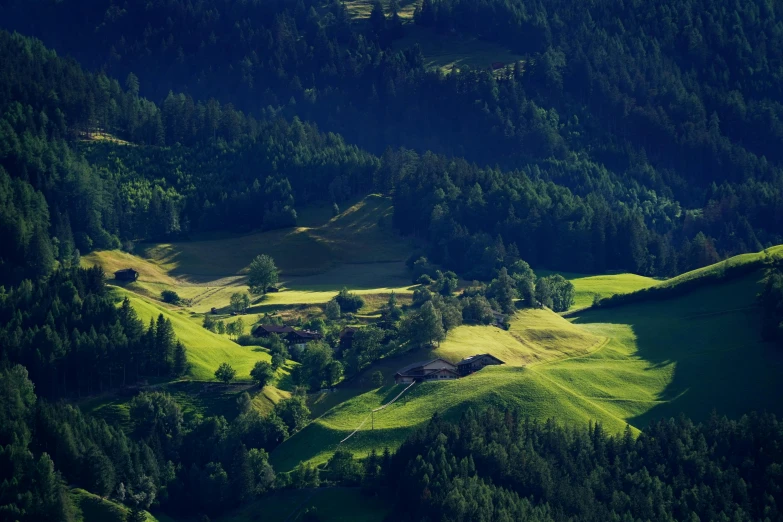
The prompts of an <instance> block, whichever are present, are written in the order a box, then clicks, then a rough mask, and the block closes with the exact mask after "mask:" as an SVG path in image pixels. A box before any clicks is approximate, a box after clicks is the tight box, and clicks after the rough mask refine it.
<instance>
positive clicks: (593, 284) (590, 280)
mask: <svg viewBox="0 0 783 522" xmlns="http://www.w3.org/2000/svg"><path fill="white" fill-rule="evenodd" d="M554 273H559V274H560V275H562V276H563V277H565V278H566V279H568V280H569V281H571V283H573V285H574V304H573V305H572V306H571V310H578V309H581V308H587V307H588V306H590V305H592V304H593V299H594V298H595V297H596V296H598V297H599V298H603V297H609V296H611V295H615V294H627V293H630V292H636V291H637V290H642V289H644V288H649V287H651V286H655V285H657V284H659V283H660V281H658V280H656V279H653V278H651V277H645V276H640V275H637V274H602V275H586V274H574V273H570V272H551V271H549V270H536V275H537V276H539V277H544V276H548V275H551V274H554Z"/></svg>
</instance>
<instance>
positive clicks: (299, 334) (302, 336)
mask: <svg viewBox="0 0 783 522" xmlns="http://www.w3.org/2000/svg"><path fill="white" fill-rule="evenodd" d="M292 330H293V329H292ZM323 338H324V336H323V335H321V334H320V333H318V332H313V331H310V330H293V331H292V332H291V333H290V334H288V336H287V339H288V342H289V343H291V344H292V345H294V346H295V347H296V348H299V349H300V350H301V349H304V347H305V345H306V344H307V343H309V342H310V341H318V340H321V339H323Z"/></svg>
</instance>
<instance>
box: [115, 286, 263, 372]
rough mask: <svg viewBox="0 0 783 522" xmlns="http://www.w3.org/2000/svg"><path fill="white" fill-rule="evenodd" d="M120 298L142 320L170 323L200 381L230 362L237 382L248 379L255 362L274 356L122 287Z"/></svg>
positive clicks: (189, 315)
mask: <svg viewBox="0 0 783 522" xmlns="http://www.w3.org/2000/svg"><path fill="white" fill-rule="evenodd" d="M115 291H116V292H117V294H118V296H119V297H128V298H129V299H130V301H131V305H133V309H134V310H136V313H137V314H138V316H139V318H140V319H141V320H142V321H143V322H144V324H145V325H146V324H148V323H149V320H150V319H151V318H157V317H158V314H161V313H162V314H163V315H164V317H166V318H167V319H169V320H171V324H172V326H173V327H174V332H175V333H176V334H177V337H178V338H179V340H180V341H182V344H183V345H185V348H186V349H187V353H188V362H189V363H190V370H189V372H188V375H189V376H190V377H192V378H194V379H199V380H213V379H214V378H215V376H214V372H215V370H216V369H217V367H218V366H220V363H222V362H229V363H231V366H233V367H234V369H235V370H236V371H237V377H236V378H237V379H249V378H250V370H251V369H252V368H253V365H254V364H255V363H256V361H267V362H268V361H271V359H272V358H271V356H270V355H269V354H268V353H267V352H266V351H262V350H261V349H259V348H255V347H247V346H239V345H238V344H236V343H235V342H233V341H231V340H230V339H229V338H228V337H225V336H222V335H218V334H215V333H212V332H210V331H208V330H206V329H204V328H203V327H202V326H201V320H200V318H199V317H193V316H192V315H191V314H190V313H188V312H186V311H184V310H177V309H170V308H167V307H165V306H164V305H162V304H158V303H153V302H151V301H149V300H147V299H144V298H142V297H139V296H137V295H135V294H133V293H132V292H129V291H127V290H125V289H122V288H117V289H116V290H115Z"/></svg>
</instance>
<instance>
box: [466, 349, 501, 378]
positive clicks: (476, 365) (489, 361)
mask: <svg viewBox="0 0 783 522" xmlns="http://www.w3.org/2000/svg"><path fill="white" fill-rule="evenodd" d="M499 364H506V363H504V362H503V361H501V360H500V359H498V358H497V357H495V356H494V355H491V354H488V353H479V354H476V355H471V356H470V357H465V358H464V359H462V360H461V361H460V362H458V363H457V371H458V372H459V374H460V376H465V375H470V374H471V373H473V372H477V371H479V370H480V369H482V368H484V367H485V366H495V365H499Z"/></svg>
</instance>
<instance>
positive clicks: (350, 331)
mask: <svg viewBox="0 0 783 522" xmlns="http://www.w3.org/2000/svg"><path fill="white" fill-rule="evenodd" d="M357 330H358V328H355V327H353V326H346V327H345V328H343V329H342V330H341V331H340V344H339V345H338V348H339V351H341V352H344V351H346V350H350V349H351V348H352V347H353V336H354V334H355V333H356V331H357Z"/></svg>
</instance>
